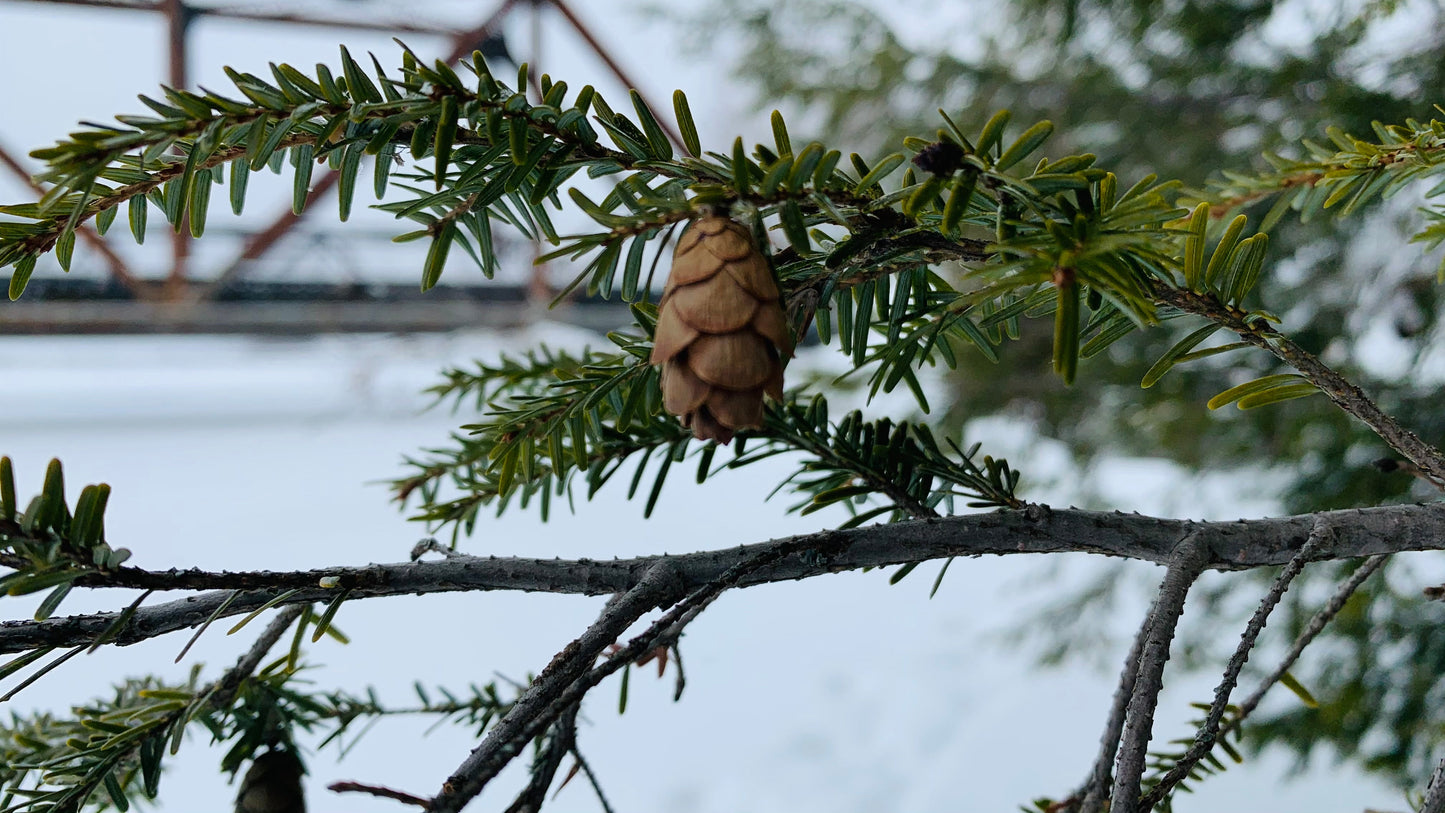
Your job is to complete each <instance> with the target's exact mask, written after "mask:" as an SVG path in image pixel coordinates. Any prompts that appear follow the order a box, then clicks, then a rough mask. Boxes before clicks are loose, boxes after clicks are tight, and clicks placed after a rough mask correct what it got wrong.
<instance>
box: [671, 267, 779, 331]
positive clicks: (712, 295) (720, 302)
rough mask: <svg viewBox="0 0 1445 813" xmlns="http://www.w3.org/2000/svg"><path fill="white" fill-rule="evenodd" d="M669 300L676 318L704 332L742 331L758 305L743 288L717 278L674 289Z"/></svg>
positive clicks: (751, 319) (751, 318)
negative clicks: (704, 282)
mask: <svg viewBox="0 0 1445 813" xmlns="http://www.w3.org/2000/svg"><path fill="white" fill-rule="evenodd" d="M671 301H672V307H673V310H674V311H675V312H676V313H677V315H678V317H679V319H680V320H681V321H682V322H683V323H684V324H686V325H688V326H689V327H692V328H694V329H696V330H699V331H701V332H703V333H731V332H733V331H736V330H742V329H743V328H744V327H746V326H747V324H748V323H749V322H751V321H753V316H754V314H756V313H757V311H758V305H759V304H761V303H759V302H758V300H757V299H754V298H753V297H752V295H750V294H749V293H748V292H747V291H745V290H743V289H742V288H740V287H738V286H736V285H729V284H725V282H724V281H719V280H718V279H716V278H714V279H713V280H710V281H709V282H708V283H706V284H703V283H699V284H696V285H687V286H684V287H682V288H679V289H677V290H675V291H673V292H672V297H671Z"/></svg>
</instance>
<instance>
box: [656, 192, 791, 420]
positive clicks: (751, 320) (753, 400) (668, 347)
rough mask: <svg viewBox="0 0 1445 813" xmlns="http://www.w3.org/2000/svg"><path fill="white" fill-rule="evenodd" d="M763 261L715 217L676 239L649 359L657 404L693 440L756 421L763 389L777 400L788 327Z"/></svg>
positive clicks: (743, 233) (743, 234)
mask: <svg viewBox="0 0 1445 813" xmlns="http://www.w3.org/2000/svg"><path fill="white" fill-rule="evenodd" d="M780 297H781V293H780V292H779V291H778V284H777V283H776V282H775V281H774V280H773V272H772V269H771V268H769V267H768V261H767V260H766V259H765V258H764V257H763V255H762V253H761V252H759V251H758V248H757V246H756V245H754V243H753V238H752V235H751V234H749V233H748V230H747V229H746V228H744V227H742V226H740V225H738V224H737V223H734V222H733V221H731V220H729V219H727V218H726V217H721V216H718V215H708V216H706V217H703V218H701V219H700V220H697V221H695V222H694V223H693V224H692V225H691V226H689V227H688V229H687V230H686V231H684V232H683V233H682V238H681V239H680V240H678V243H677V251H676V252H675V253H674V254H673V257H672V273H671V274H670V275H669V276H668V279H667V286H666V287H664V288H663V291H662V304H661V308H660V310H659V312H658V314H657V336H656V341H655V344H654V345H653V348H652V363H653V364H660V365H662V403H663V406H664V407H666V408H667V411H668V412H670V413H672V414H673V415H676V416H678V417H680V418H682V425H683V426H686V427H689V428H691V429H692V432H693V434H694V435H696V436H697V437H698V438H699V439H701V440H716V441H718V442H720V443H727V442H729V441H731V440H732V439H733V433H734V432H736V431H737V430H739V429H748V428H754V429H755V428H758V427H760V426H762V425H763V395H764V394H767V395H771V396H772V397H773V398H775V399H778V400H781V399H782V397H783V363H784V361H785V360H786V359H787V358H788V357H789V356H791V355H792V354H793V337H792V329H791V328H790V327H789V325H788V318H787V316H786V315H784V313H783V306H782V304H781V302H780V301H779V299H780Z"/></svg>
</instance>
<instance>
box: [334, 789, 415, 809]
mask: <svg viewBox="0 0 1445 813" xmlns="http://www.w3.org/2000/svg"><path fill="white" fill-rule="evenodd" d="M326 789H327V790H329V791H333V792H335V793H365V794H367V795H369V796H377V797H380V798H382V799H394V800H396V801H398V802H401V803H403V804H409V805H415V806H417V807H419V808H421V809H423V810H426V809H427V805H429V804H431V803H430V802H428V801H427V800H426V799H424V798H422V797H420V796H414V795H412V794H410V793H407V792H406V791H402V790H393V789H391V788H387V787H382V786H381V785H366V784H362V783H361V782H332V783H331V784H329V785H327V786H326Z"/></svg>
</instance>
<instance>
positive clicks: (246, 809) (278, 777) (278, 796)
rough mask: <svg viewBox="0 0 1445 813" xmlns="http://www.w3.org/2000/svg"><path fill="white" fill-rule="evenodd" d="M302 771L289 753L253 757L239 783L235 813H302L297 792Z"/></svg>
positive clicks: (303, 806)
mask: <svg viewBox="0 0 1445 813" xmlns="http://www.w3.org/2000/svg"><path fill="white" fill-rule="evenodd" d="M305 770H306V769H305V768H303V767H301V760H300V759H297V758H296V755H295V754H293V753H291V752H290V751H267V752H266V753H264V754H262V755H260V756H258V757H256V761H255V762H252V763H251V769H250V770H248V771H246V777H245V778H244V779H242V780H241V790H240V792H238V793H237V794H236V813H306V796H305V795H304V794H303V793H302V791H301V774H303V773H305Z"/></svg>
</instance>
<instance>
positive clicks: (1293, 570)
mask: <svg viewBox="0 0 1445 813" xmlns="http://www.w3.org/2000/svg"><path fill="white" fill-rule="evenodd" d="M1329 530H1330V529H1329V526H1328V525H1327V524H1326V523H1325V522H1323V521H1321V522H1319V523H1317V524H1316V526H1315V530H1314V532H1313V533H1311V534H1310V538H1309V541H1307V542H1305V545H1304V547H1302V548H1300V552H1299V553H1297V554H1295V557H1294V558H1293V559H1291V560H1289V564H1287V565H1285V566H1284V570H1283V571H1281V572H1280V574H1279V576H1278V577H1276V578H1275V580H1274V584H1273V585H1271V586H1270V588H1269V592H1267V593H1265V596H1264V598H1263V599H1262V600H1261V601H1260V602H1259V607H1257V608H1255V611H1254V615H1253V616H1252V617H1251V618H1250V619H1249V623H1248V624H1247V625H1245V628H1244V633H1243V634H1242V635H1240V636H1239V645H1238V646H1237V647H1235V650H1234V655H1233V656H1232V657H1231V658H1230V659H1229V663H1228V664H1227V665H1226V666H1225V668H1224V676H1223V678H1222V679H1220V681H1219V685H1218V686H1216V687H1215V689H1214V702H1213V703H1211V704H1210V707H1209V714H1208V715H1206V716H1205V719H1204V724H1203V725H1201V726H1200V727H1199V732H1198V734H1196V735H1195V738H1194V744H1193V745H1191V746H1190V748H1189V751H1188V752H1187V753H1186V754H1185V755H1184V756H1183V757H1181V758H1180V759H1179V761H1178V762H1176V763H1174V767H1172V768H1170V769H1169V771H1168V772H1167V773H1165V774H1164V776H1163V777H1161V778H1160V779H1159V781H1158V782H1157V783H1155V785H1154V787H1152V788H1150V789H1149V790H1148V792H1146V793H1145V794H1144V796H1143V798H1142V799H1140V801H1139V809H1141V810H1144V811H1149V810H1153V809H1154V806H1155V805H1157V804H1158V803H1159V802H1160V801H1161V800H1163V798H1164V796H1165V794H1167V793H1169V791H1170V790H1172V789H1173V788H1174V786H1175V785H1177V784H1179V783H1180V782H1182V781H1184V779H1185V778H1186V777H1188V776H1189V772H1190V771H1192V770H1194V766H1195V765H1197V764H1198V763H1199V760H1201V759H1204V757H1205V755H1207V754H1208V753H1209V752H1210V751H1211V750H1212V749H1213V748H1214V743H1215V742H1216V741H1217V737H1218V736H1219V725H1220V722H1221V721H1222V720H1223V719H1224V713H1225V710H1226V709H1227V708H1228V707H1229V696H1230V695H1231V694H1232V693H1233V692H1234V687H1235V686H1237V685H1239V673H1240V672H1241V671H1243V670H1244V665H1245V664H1246V663H1247V662H1248V661H1249V653H1250V652H1253V651H1254V643H1255V641H1257V640H1258V639H1259V634H1260V633H1261V632H1263V631H1264V625H1265V624H1266V623H1267V622H1268V621H1269V616H1270V613H1272V612H1274V608H1275V607H1276V606H1277V605H1278V604H1279V602H1280V599H1281V598H1283V597H1284V593H1285V591H1286V590H1288V589H1289V585H1290V582H1292V581H1294V577H1295V576H1298V575H1299V573H1300V571H1301V570H1304V566H1305V564H1306V563H1308V562H1309V561H1310V559H1311V558H1312V557H1313V556H1314V553H1315V551H1316V550H1318V549H1319V547H1320V546H1321V545H1322V544H1324V540H1325V538H1326V536H1327V534H1328V533H1329Z"/></svg>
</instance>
